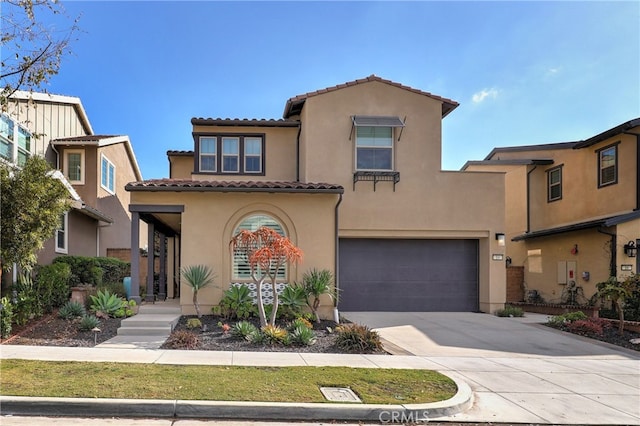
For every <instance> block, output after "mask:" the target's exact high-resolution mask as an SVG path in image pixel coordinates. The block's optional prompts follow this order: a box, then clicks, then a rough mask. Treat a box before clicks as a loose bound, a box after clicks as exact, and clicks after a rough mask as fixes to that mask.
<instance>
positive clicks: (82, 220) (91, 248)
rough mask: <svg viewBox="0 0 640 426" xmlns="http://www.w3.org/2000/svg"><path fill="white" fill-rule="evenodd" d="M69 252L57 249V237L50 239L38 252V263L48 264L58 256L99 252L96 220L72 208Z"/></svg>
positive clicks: (68, 243)
mask: <svg viewBox="0 0 640 426" xmlns="http://www.w3.org/2000/svg"><path fill="white" fill-rule="evenodd" d="M67 237H68V241H67V253H66V254H64V253H57V252H56V251H55V241H56V240H55V238H50V239H48V240H47V241H46V242H45V243H44V246H43V248H42V250H40V251H39V252H38V264H40V265H48V264H50V263H51V262H52V261H53V259H55V258H56V257H58V256H65V255H66V256H95V255H96V252H97V247H98V246H97V242H96V237H97V235H96V221H95V220H93V219H91V218H90V217H88V216H86V215H84V214H82V213H80V212H79V211H77V210H73V209H72V210H70V211H69V214H68V219H67Z"/></svg>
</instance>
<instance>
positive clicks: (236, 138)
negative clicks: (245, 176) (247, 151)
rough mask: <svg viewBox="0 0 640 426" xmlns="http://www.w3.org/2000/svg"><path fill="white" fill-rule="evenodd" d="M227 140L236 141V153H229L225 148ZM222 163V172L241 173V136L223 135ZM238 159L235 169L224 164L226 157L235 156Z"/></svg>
mask: <svg viewBox="0 0 640 426" xmlns="http://www.w3.org/2000/svg"><path fill="white" fill-rule="evenodd" d="M225 141H234V142H235V146H236V153H235V154H227V153H226V152H225V149H224V143H225ZM221 148H222V164H221V166H220V168H221V169H222V173H240V138H239V137H237V136H223V137H222V147H221ZM233 157H235V159H236V168H235V169H227V168H225V165H224V160H225V158H233Z"/></svg>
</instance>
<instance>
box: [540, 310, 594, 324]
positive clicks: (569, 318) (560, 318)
mask: <svg viewBox="0 0 640 426" xmlns="http://www.w3.org/2000/svg"><path fill="white" fill-rule="evenodd" d="M587 318H588V317H587V316H586V315H585V313H584V312H582V311H576V312H567V313H566V314H562V315H556V316H553V317H551V318H549V320H548V321H547V324H548V325H550V326H552V327H562V326H563V325H565V324H569V323H572V322H574V321H580V320H586V319H587Z"/></svg>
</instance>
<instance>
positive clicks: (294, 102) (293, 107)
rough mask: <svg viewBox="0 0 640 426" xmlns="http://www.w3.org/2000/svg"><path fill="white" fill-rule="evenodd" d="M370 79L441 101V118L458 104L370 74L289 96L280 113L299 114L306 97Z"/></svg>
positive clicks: (287, 116) (287, 115)
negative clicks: (282, 111)
mask: <svg viewBox="0 0 640 426" xmlns="http://www.w3.org/2000/svg"><path fill="white" fill-rule="evenodd" d="M370 81H377V82H380V83H385V84H389V85H391V86H394V87H398V88H400V89H404V90H408V91H410V92H413V93H417V94H419V95H424V96H428V97H430V98H432V99H435V100H437V101H440V102H442V117H443V118H444V117H446V116H447V114H449V113H450V112H451V111H453V110H454V109H455V108H456V107H457V106H458V105H460V104H459V103H458V102H456V101H453V100H451V99H447V98H443V97H441V96H437V95H434V94H432V93H429V92H424V91H422V90H418V89H414V88H412V87H409V86H405V85H402V84H400V83H396V82H393V81H391V80H385V79H383V78H380V77H378V76H377V75H374V74H372V75H370V76H369V77H366V78H361V79H358V80H353V81H348V82H346V83H342V84H338V85H336V86H331V87H327V88H324V89H320V90H316V91H314V92H308V93H304V94H302V95H298V96H294V97H292V98H290V99H289V100H288V101H287V103H286V105H285V107H284V113H283V114H282V116H283V117H284V118H289V117H291V116H292V115H298V114H300V112H301V111H302V106H303V105H304V103H305V101H306V100H307V98H311V97H313V96H317V95H322V94H324V93H329V92H334V91H336V90H340V89H344V88H346V87H351V86H357V85H358V84H362V83H367V82H370Z"/></svg>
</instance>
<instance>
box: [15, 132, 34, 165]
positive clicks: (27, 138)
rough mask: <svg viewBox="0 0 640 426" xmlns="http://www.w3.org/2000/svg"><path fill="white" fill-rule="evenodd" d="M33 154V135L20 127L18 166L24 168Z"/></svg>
mask: <svg viewBox="0 0 640 426" xmlns="http://www.w3.org/2000/svg"><path fill="white" fill-rule="evenodd" d="M30 154H31V133H29V132H27V131H26V130H24V129H23V128H22V127H18V165H19V166H24V164H25V163H26V162H27V158H28V157H29V155H30Z"/></svg>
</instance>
